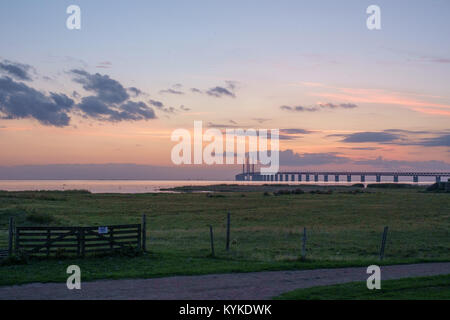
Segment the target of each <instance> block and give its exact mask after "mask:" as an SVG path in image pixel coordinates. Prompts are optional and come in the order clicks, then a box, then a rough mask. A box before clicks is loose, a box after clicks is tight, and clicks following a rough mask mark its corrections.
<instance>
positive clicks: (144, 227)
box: [142, 214, 147, 252]
mask: <svg viewBox="0 0 450 320" xmlns="http://www.w3.org/2000/svg"><path fill="white" fill-rule="evenodd" d="M142 250H143V251H144V252H145V251H146V250H147V216H146V215H145V214H143V215H142Z"/></svg>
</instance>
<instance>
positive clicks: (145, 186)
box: [0, 179, 434, 193]
mask: <svg viewBox="0 0 450 320" xmlns="http://www.w3.org/2000/svg"><path fill="white" fill-rule="evenodd" d="M424 180H425V179H424ZM383 182H392V180H391V179H389V180H383V181H382V183H383ZM402 182H403V183H405V182H406V183H411V179H405V180H404V181H402V180H400V183H402ZM433 182H434V180H433V179H428V181H421V182H419V184H425V185H426V184H432V183H433ZM287 183H289V184H312V185H314V184H316V185H336V184H339V185H352V184H355V183H359V181H357V180H356V179H355V180H354V181H353V182H351V183H348V182H346V181H345V182H344V181H341V182H334V181H332V182H322V181H321V182H314V181H310V182H305V181H301V182H298V181H296V182H293V181H289V182H286V181H285V182H283V181H279V182H267V181H258V182H257V181H255V182H249V181H206V180H177V181H172V180H0V190H6V191H25V190H30V191H31V190H33V191H34V190H88V191H90V192H92V193H147V192H163V191H160V189H166V188H173V187H181V186H204V185H215V184H239V185H261V184H287ZM367 183H374V182H372V181H370V180H369V181H366V183H365V184H367Z"/></svg>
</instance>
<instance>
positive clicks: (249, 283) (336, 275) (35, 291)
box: [0, 263, 450, 300]
mask: <svg viewBox="0 0 450 320" xmlns="http://www.w3.org/2000/svg"><path fill="white" fill-rule="evenodd" d="M449 273H450V263H424V264H411V265H395V266H385V267H382V268H381V280H382V281H383V280H388V279H398V278H406V277H420V276H429V275H430V276H431V275H439V274H449ZM367 277H368V275H367V274H366V268H340V269H316V270H303V271H270V272H253V273H233V274H214V275H204V276H177V277H168V278H157V279H133V280H131V279H130V280H101V281H92V282H82V284H81V290H68V289H67V287H66V284H65V283H48V284H42V283H33V284H27V285H21V286H12V287H0V299H181V300H185V299H192V300H207V299H219V300H221V299H230V300H233V299H238V300H241V299H248V300H254V299H270V298H271V297H274V296H277V295H279V294H281V293H283V292H286V291H290V290H293V289H297V288H308V287H314V286H322V285H331V284H338V283H345V282H351V281H365V280H366V279H367ZM381 285H383V282H382V283H381Z"/></svg>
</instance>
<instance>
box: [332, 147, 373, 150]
mask: <svg viewBox="0 0 450 320" xmlns="http://www.w3.org/2000/svg"><path fill="white" fill-rule="evenodd" d="M339 149H346V150H366V151H374V150H379V149H381V148H377V147H354V148H347V147H339Z"/></svg>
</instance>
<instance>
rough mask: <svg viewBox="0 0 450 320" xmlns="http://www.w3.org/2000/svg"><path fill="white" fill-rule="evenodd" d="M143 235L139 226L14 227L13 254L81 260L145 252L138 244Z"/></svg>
mask: <svg viewBox="0 0 450 320" xmlns="http://www.w3.org/2000/svg"><path fill="white" fill-rule="evenodd" d="M145 232H146V230H145V226H144V227H142V226H141V224H128V225H110V226H103V227H16V228H15V230H14V252H16V253H18V252H23V253H26V254H27V255H47V256H50V255H52V254H58V253H64V254H74V255H77V256H81V257H83V256H84V255H86V254H89V253H107V252H112V251H115V250H118V249H123V248H128V247H132V248H136V249H138V250H140V249H142V248H145V247H144V246H143V244H142V241H143V239H145V237H143V234H144V233H145ZM11 245H12V243H11ZM10 252H11V251H10Z"/></svg>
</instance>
